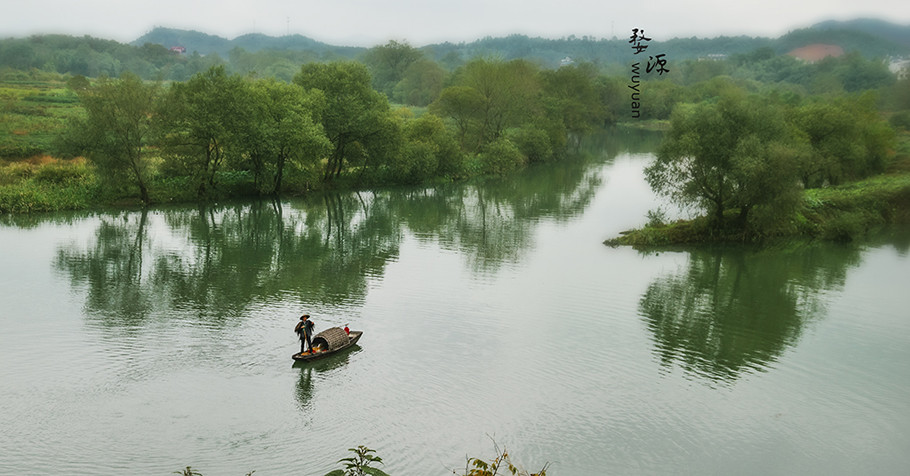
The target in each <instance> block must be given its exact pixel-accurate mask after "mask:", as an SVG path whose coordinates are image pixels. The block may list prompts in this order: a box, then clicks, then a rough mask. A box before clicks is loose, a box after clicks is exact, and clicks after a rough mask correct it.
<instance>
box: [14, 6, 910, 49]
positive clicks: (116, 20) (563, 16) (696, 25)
mask: <svg viewBox="0 0 910 476" xmlns="http://www.w3.org/2000/svg"><path fill="white" fill-rule="evenodd" d="M856 17H873V18H880V19H885V20H889V21H892V22H895V23H898V24H902V25H907V24H910V4H908V2H907V0H875V1H873V0H865V1H863V0H809V1H805V0H804V1H800V0H726V1H721V0H695V1H680V0H656V1H645V0H639V1H635V0H624V1H613V0H521V1H518V0H447V1H441V0H386V1H380V0H0V38H7V37H23V36H28V35H31V34H35V33H65V34H73V35H84V34H88V35H92V36H97V37H101V38H110V39H114V40H118V41H122V42H129V41H132V40H135V39H136V38H138V37H139V36H141V35H143V34H144V33H146V32H148V31H149V30H150V29H152V28H153V27H155V26H164V27H171V28H182V29H193V30H198V31H202V32H205V33H211V34H215V35H219V36H223V37H226V38H234V37H236V36H239V35H242V34H245V33H252V32H256V33H265V34H268V35H273V36H280V35H284V34H286V33H288V32H289V33H291V34H294V33H299V34H301V35H304V36H308V37H311V38H314V39H317V40H320V41H325V42H328V43H333V44H340V45H354V46H374V45H377V44H381V43H385V42H386V41H387V40H390V39H395V40H406V41H408V42H409V43H411V44H412V45H414V46H422V45H425V44H429V43H436V42H442V41H452V42H460V41H471V40H474V39H478V38H481V37H484V36H488V35H489V36H504V35H508V34H512V33H521V34H526V35H530V36H542V37H547V38H559V37H562V36H569V35H575V36H579V37H580V36H586V35H587V36H593V37H596V38H611V37H612V36H614V35H615V36H617V37H626V36H628V35H630V34H631V30H632V28H643V29H645V31H646V34H647V36H649V37H650V38H652V39H653V40H666V39H670V38H672V37H689V36H698V37H715V36H720V35H739V34H746V35H752V36H768V37H776V36H780V35H782V34H784V33H786V32H787V31H788V30H792V29H796V28H801V27H806V26H809V25H811V24H813V23H815V22H818V21H822V20H827V19H840V20H842V19H850V18H856Z"/></svg>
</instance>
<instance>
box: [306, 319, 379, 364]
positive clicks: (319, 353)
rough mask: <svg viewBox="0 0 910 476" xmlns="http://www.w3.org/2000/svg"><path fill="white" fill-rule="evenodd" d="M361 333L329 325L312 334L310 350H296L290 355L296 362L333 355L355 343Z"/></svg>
mask: <svg viewBox="0 0 910 476" xmlns="http://www.w3.org/2000/svg"><path fill="white" fill-rule="evenodd" d="M362 335H363V331H351V333H350V334H348V333H347V332H345V331H344V329H342V328H340V327H330V328H328V329H326V330H324V331H322V332H320V333H318V334H316V335H315V336H313V339H312V341H311V342H312V343H313V350H312V352H304V353H300V352H298V353H296V354H294V355H292V356H291V357H292V358H293V359H294V360H296V361H298V362H306V361H310V360H316V359H319V358H322V357H326V356H329V355H333V354H336V353H337V352H339V351H341V350H344V349H347V348H350V347H351V346H353V345H354V344H356V343H357V341H358V340H360V336H362Z"/></svg>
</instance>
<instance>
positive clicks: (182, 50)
mask: <svg viewBox="0 0 910 476" xmlns="http://www.w3.org/2000/svg"><path fill="white" fill-rule="evenodd" d="M170 50H171V51H173V52H174V53H180V54H182V55H185V54H186V48H184V47H182V46H172V47H171V48H170Z"/></svg>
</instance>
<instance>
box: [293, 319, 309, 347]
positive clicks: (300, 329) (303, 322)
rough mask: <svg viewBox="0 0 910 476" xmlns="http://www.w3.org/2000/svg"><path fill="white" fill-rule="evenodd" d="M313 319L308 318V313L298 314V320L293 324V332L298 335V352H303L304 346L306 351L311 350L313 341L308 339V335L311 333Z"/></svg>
mask: <svg viewBox="0 0 910 476" xmlns="http://www.w3.org/2000/svg"><path fill="white" fill-rule="evenodd" d="M313 327H314V325H313V321H311V320H310V315H309V314H304V315H302V316H300V322H298V323H297V325H296V326H294V332H296V333H297V335H298V336H299V337H300V353H301V354H303V353H305V351H304V346H306V349H308V350H307V351H306V352H312V351H313V343H312V342H311V341H310V337H311V336H312V334H313Z"/></svg>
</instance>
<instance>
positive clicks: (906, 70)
mask: <svg viewBox="0 0 910 476" xmlns="http://www.w3.org/2000/svg"><path fill="white" fill-rule="evenodd" d="M888 70H889V71H891V72H892V73H894V74H895V75H896V76H897V79H904V78H906V77H908V76H910V59H907V58H891V60H890V61H889V63H888Z"/></svg>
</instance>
